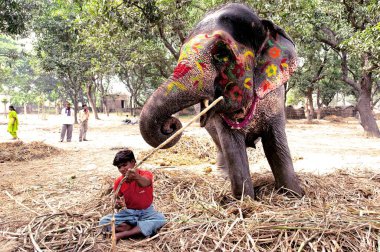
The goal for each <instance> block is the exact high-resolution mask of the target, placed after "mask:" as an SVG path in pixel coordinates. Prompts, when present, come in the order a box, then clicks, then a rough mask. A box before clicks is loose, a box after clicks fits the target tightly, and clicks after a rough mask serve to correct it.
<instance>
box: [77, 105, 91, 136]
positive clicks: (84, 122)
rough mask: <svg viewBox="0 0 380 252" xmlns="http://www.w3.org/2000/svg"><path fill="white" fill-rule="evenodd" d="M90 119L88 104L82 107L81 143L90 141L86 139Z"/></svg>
mask: <svg viewBox="0 0 380 252" xmlns="http://www.w3.org/2000/svg"><path fill="white" fill-rule="evenodd" d="M89 117H90V111H89V110H88V107H87V105H86V104H83V105H82V110H81V111H79V117H78V119H79V125H80V130H79V142H82V140H83V141H88V140H87V139H86V133H87V129H88V118H89Z"/></svg>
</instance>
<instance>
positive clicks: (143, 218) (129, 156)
mask: <svg viewBox="0 0 380 252" xmlns="http://www.w3.org/2000/svg"><path fill="white" fill-rule="evenodd" d="M135 164H136V160H135V156H134V154H133V152H132V151H131V150H129V149H124V150H121V151H119V152H118V153H116V156H115V158H114V160H113V165H114V166H117V168H118V169H119V172H120V173H121V176H120V177H118V178H117V179H116V180H115V183H114V187H113V188H114V191H116V189H117V187H118V186H119V183H120V181H121V180H122V179H123V177H127V180H126V181H125V182H124V183H123V184H122V185H121V187H120V190H119V193H118V197H119V196H120V197H123V199H122V200H121V201H120V199H119V200H118V201H117V202H116V204H119V205H120V204H122V205H125V206H126V208H124V209H122V210H121V211H119V212H118V213H115V227H116V239H117V240H119V239H122V238H126V237H129V236H131V235H136V234H142V235H144V236H151V235H152V234H154V233H156V231H157V229H159V228H160V227H162V226H163V225H164V224H165V223H166V220H165V217H164V215H163V214H162V213H159V212H157V211H156V210H155V209H154V207H153V205H152V202H153V175H152V173H151V172H149V171H142V170H139V169H136V171H132V170H131V169H132V168H133V167H134V166H135ZM123 201H124V202H123ZM123 203H124V204H123ZM111 218H112V214H109V215H107V216H104V217H102V218H101V219H100V225H105V224H110V223H111ZM110 228H111V227H110V225H108V226H107V230H110Z"/></svg>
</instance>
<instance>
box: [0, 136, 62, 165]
mask: <svg viewBox="0 0 380 252" xmlns="http://www.w3.org/2000/svg"><path fill="white" fill-rule="evenodd" d="M59 152H60V150H59V149H57V148H55V147H53V146H51V145H47V144H45V143H43V142H31V143H24V142H22V141H15V142H10V143H0V163H5V162H15V161H16V162H19V161H31V160H34V159H43V158H46V157H49V156H52V155H56V154H58V153H59Z"/></svg>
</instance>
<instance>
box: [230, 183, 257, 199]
mask: <svg viewBox="0 0 380 252" xmlns="http://www.w3.org/2000/svg"><path fill="white" fill-rule="evenodd" d="M232 194H233V196H234V198H235V199H238V200H240V199H241V197H242V196H243V195H244V197H245V196H248V197H251V199H253V200H254V199H255V190H254V188H253V185H252V184H251V185H250V186H248V185H246V186H245V187H244V190H243V187H239V188H232Z"/></svg>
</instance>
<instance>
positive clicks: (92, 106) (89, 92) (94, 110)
mask: <svg viewBox="0 0 380 252" xmlns="http://www.w3.org/2000/svg"><path fill="white" fill-rule="evenodd" d="M86 86H87V98H88V102H89V103H90V106H91V108H92V112H93V113H94V116H95V119H96V120H99V116H98V111H97V110H96V106H95V103H94V99H93V95H92V94H93V92H92V88H93V85H92V83H87V85H86Z"/></svg>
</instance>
